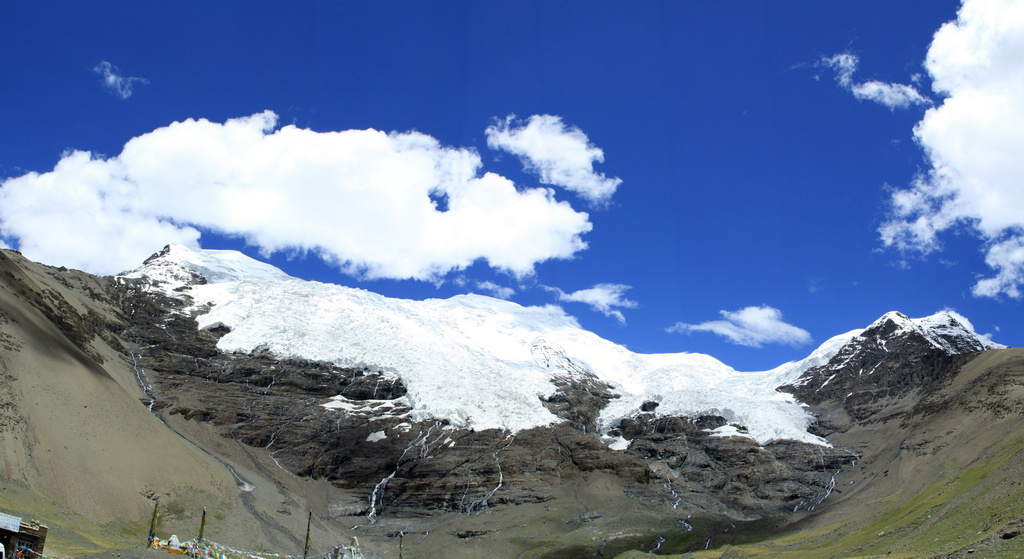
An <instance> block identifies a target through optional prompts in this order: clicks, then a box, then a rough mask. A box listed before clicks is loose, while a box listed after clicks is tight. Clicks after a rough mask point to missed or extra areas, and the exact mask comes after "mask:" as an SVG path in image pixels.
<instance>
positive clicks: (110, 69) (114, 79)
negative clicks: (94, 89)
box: [92, 60, 149, 99]
mask: <svg viewBox="0 0 1024 559" xmlns="http://www.w3.org/2000/svg"><path fill="white" fill-rule="evenodd" d="M92 71H93V72H96V73H97V74H99V75H101V76H103V85H104V86H105V87H106V88H107V91H109V92H110V93H111V94H112V95H116V96H118V97H120V98H121V99H127V98H129V97H131V96H132V87H133V85H134V84H136V83H141V84H147V83H149V80H147V79H145V78H133V77H129V76H122V75H120V74H118V70H117V66H114V65H113V64H111V63H109V62H107V61H106V60H104V61H102V62H100V63H99V64H97V65H96V66H95V67H94V68H93V69H92Z"/></svg>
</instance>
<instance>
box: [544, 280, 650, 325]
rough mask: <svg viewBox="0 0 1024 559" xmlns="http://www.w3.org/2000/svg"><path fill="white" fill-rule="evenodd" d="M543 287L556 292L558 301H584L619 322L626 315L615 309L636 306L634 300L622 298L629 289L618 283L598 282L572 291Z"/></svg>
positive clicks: (622, 320)
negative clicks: (586, 287)
mask: <svg viewBox="0 0 1024 559" xmlns="http://www.w3.org/2000/svg"><path fill="white" fill-rule="evenodd" d="M543 287H544V289H547V290H548V291H551V292H553V293H557V294H558V300H559V301H568V302H572V303H585V304H587V305H590V307H591V308H592V309H594V310H596V311H598V312H601V313H604V315H605V316H610V317H613V318H615V319H616V320H618V321H619V323H621V324H625V323H626V317H625V316H623V315H622V311H619V310H617V309H634V308H636V307H637V303H636V301H630V300H629V299H624V298H623V295H625V294H626V291H628V290H629V289H630V286H628V285H622V284H619V283H599V284H597V285H595V286H594V287H591V288H589V289H581V290H579V291H574V292H572V293H566V292H564V291H562V290H561V289H559V288H557V287H548V286H543Z"/></svg>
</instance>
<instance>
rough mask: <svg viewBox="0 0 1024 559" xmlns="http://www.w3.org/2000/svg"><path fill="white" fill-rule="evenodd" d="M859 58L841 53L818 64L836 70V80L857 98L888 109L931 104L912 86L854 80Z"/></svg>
mask: <svg viewBox="0 0 1024 559" xmlns="http://www.w3.org/2000/svg"><path fill="white" fill-rule="evenodd" d="M858 62H859V60H858V58H857V55H855V54H850V53H841V54H837V55H835V56H832V57H830V58H827V57H822V58H821V59H820V60H819V61H818V66H825V67H827V68H831V69H832V70H835V72H836V82H837V83H838V84H839V85H840V86H841V87H842V88H843V89H846V90H847V91H849V92H850V93H853V96H854V97H856V98H857V99H862V100H868V101H874V102H875V103H878V104H880V105H884V106H886V107H889V109H890V110H894V109H906V108H908V107H910V106H912V105H931V101H929V100H928V99H926V98H925V97H924V96H923V95H921V94H920V93H919V92H918V91H917V89H915V88H914V87H913V86H909V85H903V84H899V83H884V82H880V81H874V80H872V81H867V82H855V81H853V73H854V72H855V71H857V64H858Z"/></svg>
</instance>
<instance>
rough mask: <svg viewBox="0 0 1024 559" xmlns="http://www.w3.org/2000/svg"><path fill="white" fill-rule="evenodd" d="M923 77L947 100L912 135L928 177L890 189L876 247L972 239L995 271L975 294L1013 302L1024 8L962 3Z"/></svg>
mask: <svg viewBox="0 0 1024 559" xmlns="http://www.w3.org/2000/svg"><path fill="white" fill-rule="evenodd" d="M925 68H926V69H927V71H928V73H929V74H930V75H931V79H932V87H933V89H934V90H935V91H936V93H938V94H940V95H943V96H946V99H945V101H943V103H942V104H941V105H939V106H937V107H934V108H930V109H928V111H926V112H925V115H924V118H923V119H922V120H921V121H920V122H919V123H918V124H917V126H916V127H915V128H914V134H915V138H916V140H917V142H918V143H919V144H920V145H921V147H922V148H923V149H924V151H925V153H926V155H927V157H928V159H929V161H930V164H931V168H930V169H929V170H928V171H927V172H926V173H924V174H922V175H921V176H919V177H917V178H916V179H915V180H914V181H913V183H912V184H911V186H910V187H909V188H907V189H903V190H895V191H894V192H893V193H892V195H891V197H890V215H889V218H888V220H887V221H886V222H885V223H883V224H882V226H881V227H880V228H879V233H880V235H881V240H882V243H883V244H884V245H885V246H887V247H895V248H897V249H900V250H902V251H914V252H920V253H922V254H928V253H929V252H932V251H937V250H941V248H942V244H941V240H940V234H941V233H942V232H944V231H947V230H950V229H960V230H968V231H973V232H974V233H976V234H977V235H978V236H979V237H980V238H981V239H982V240H983V241H984V242H985V246H986V253H987V254H986V259H985V260H986V262H987V263H988V265H989V266H990V267H991V268H992V270H993V271H994V272H995V276H994V277H990V278H983V279H981V280H980V281H978V283H977V284H976V285H975V286H974V289H973V291H974V294H975V295H977V296H984V297H996V296H998V295H1000V294H1005V295H1008V296H1010V297H1014V298H1019V297H1021V286H1022V285H1024V254H1022V248H1021V247H1022V246H1024V210H1022V208H1024V186H1022V182H1021V177H1024V148H1022V147H1021V146H1024V2H1019V1H1007V0H965V2H964V3H963V5H962V6H961V8H960V11H959V13H958V17H957V20H956V21H952V22H949V23H946V24H944V25H943V26H942V27H941V28H940V29H939V30H938V31H937V32H936V33H935V37H934V40H933V41H932V44H931V46H930V47H929V50H928V55H927V59H926V62H925Z"/></svg>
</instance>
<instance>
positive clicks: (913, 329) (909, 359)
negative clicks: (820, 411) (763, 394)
mask: <svg viewBox="0 0 1024 559" xmlns="http://www.w3.org/2000/svg"><path fill="white" fill-rule="evenodd" d="M1003 347H1005V346H1003V345H1001V344H997V343H995V342H993V341H992V340H990V339H988V338H987V337H985V336H982V335H979V334H977V333H976V332H975V331H974V327H973V326H972V325H971V323H970V321H969V320H967V319H966V318H964V317H963V316H962V315H960V314H958V313H956V312H954V311H949V310H946V311H941V312H938V313H935V314H933V315H931V316H926V317H923V318H910V317H908V316H907V315H905V314H903V313H900V312H897V311H891V312H887V313H885V314H884V315H882V316H881V317H880V318H879V319H878V320H876V321H874V322H872V323H871V325H870V326H868V327H867V328H865V329H864V330H863V331H862V332H860V334H858V335H855V336H852V337H851V338H850V339H849V341H847V342H846V343H845V344H844V345H843V346H842V348H840V350H839V351H838V352H837V353H835V354H834V355H833V356H832V358H831V359H830V360H829V361H828V362H827V363H825V364H822V365H818V366H814V367H810V368H808V369H807V370H806V371H804V373H803V374H802V375H801V376H800V378H799V379H797V380H796V381H794V382H792V383H790V384H788V385H785V386H783V387H781V388H780V389H781V390H784V391H786V392H790V393H792V394H794V395H795V396H797V398H799V399H800V400H801V401H803V402H806V403H809V404H820V403H822V402H824V401H827V400H831V401H836V402H840V401H848V400H849V399H851V398H852V397H854V395H857V394H867V395H869V396H866V397H864V398H860V397H857V398H854V399H856V400H858V401H860V400H867V401H868V403H869V404H870V403H871V402H874V400H876V399H877V398H878V397H881V396H878V395H879V394H884V396H885V397H889V396H896V395H899V394H903V393H905V392H908V391H911V390H919V389H924V388H927V387H928V386H930V385H932V384H933V383H935V382H938V381H940V380H942V379H943V378H945V377H946V376H947V375H948V374H950V370H951V367H954V366H955V364H956V363H958V362H960V361H961V359H960V358H959V356H962V355H969V354H972V353H977V352H980V351H984V350H987V349H999V348H1003ZM862 407H863V408H864V409H863V410H861V411H860V412H857V411H854V412H852V413H851V415H853V416H854V417H857V416H858V414H859V415H865V416H866V414H867V413H868V411H869V410H870V409H872V408H871V407H870V406H862Z"/></svg>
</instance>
